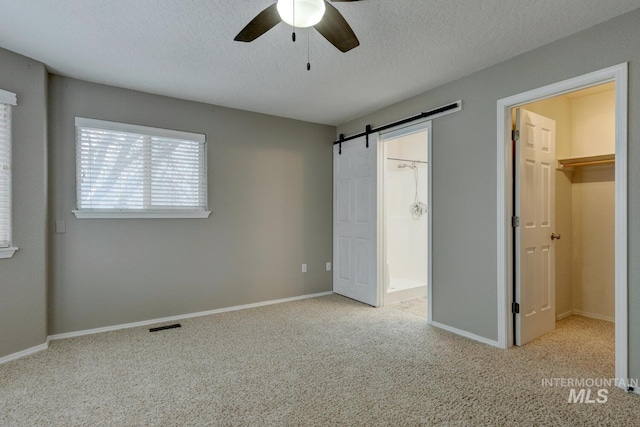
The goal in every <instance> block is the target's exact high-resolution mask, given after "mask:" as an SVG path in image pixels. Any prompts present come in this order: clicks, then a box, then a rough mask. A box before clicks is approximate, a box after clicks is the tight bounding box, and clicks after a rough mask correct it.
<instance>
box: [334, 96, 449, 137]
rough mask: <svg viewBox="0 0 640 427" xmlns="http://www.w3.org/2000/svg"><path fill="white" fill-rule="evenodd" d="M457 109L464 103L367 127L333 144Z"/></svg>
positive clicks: (341, 135)
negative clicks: (375, 126) (374, 126)
mask: <svg viewBox="0 0 640 427" xmlns="http://www.w3.org/2000/svg"><path fill="white" fill-rule="evenodd" d="M456 108H459V109H461V108H462V101H457V102H454V103H453V104H449V105H445V106H444V107H439V108H436V109H433V110H430V111H426V112H424V113H420V114H417V115H415V116H412V117H408V118H406V119H402V120H398V121H397V122H393V123H389V124H386V125H383V126H380V127H377V128H374V129H371V126H368V125H367V130H366V131H364V132H360V133H358V134H355V135H351V136H346V137H345V136H344V134H343V133H341V134H340V139H338V140H337V141H335V142H334V143H333V145H336V144H341V143H343V142H347V141H351V140H352V139H356V138H360V137H361V136H366V135H369V134H371V133H374V132H380V131H383V130H387V129H391V128H393V127H396V126H400V125H404V124H406V123H411V122H414V121H416V120H420V119H424V118H426V117H431V116H435V115H436V114H441V113H445V112H447V111H449V110H454V109H456Z"/></svg>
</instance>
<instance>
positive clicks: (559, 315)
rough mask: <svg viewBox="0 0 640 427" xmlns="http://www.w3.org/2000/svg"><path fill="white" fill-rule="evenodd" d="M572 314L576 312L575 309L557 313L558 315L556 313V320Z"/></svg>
mask: <svg viewBox="0 0 640 427" xmlns="http://www.w3.org/2000/svg"><path fill="white" fill-rule="evenodd" d="M572 314H574V313H573V310H569V311H565V312H564V313H562V314H557V315H556V320H562V319H564V318H565V317H569V316H571V315H572Z"/></svg>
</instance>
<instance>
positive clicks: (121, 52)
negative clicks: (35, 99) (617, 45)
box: [0, 0, 640, 125]
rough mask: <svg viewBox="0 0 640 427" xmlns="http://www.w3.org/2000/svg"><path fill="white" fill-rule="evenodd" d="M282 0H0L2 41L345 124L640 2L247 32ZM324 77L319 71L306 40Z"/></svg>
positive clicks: (426, 0)
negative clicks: (245, 36) (294, 32)
mask: <svg viewBox="0 0 640 427" xmlns="http://www.w3.org/2000/svg"><path fill="white" fill-rule="evenodd" d="M272 3H273V1H272V0H242V1H237V0H0V11H1V13H0V47H4V48H6V49H9V50H12V51H15V52H18V53H20V54H23V55H26V56H28V57H31V58H34V59H36V60H39V61H41V62H43V63H45V64H46V65H47V66H48V67H49V69H50V70H51V71H52V72H54V73H57V74H61V75H64V76H70V77H75V78H79V79H84V80H89V81H93V82H98V83H104V84H108V85H113V86H119V87H124V88H130V89H137V90H142V91H146V92H151V93H156V94H162V95H169V96H174V97H178V98H183V99H190V100H195V101H202V102H206V103H211V104H217V105H222V106H227V107H233V108H240V109H243V110H249V111H257V112H262V113H267V114H273V115H277V116H282V117H290V118H295V119H300V120H306V121H311V122H316V123H325V124H333V125H339V124H342V123H345V122H347V121H349V120H351V119H354V118H357V117H360V116H362V115H365V114H368V113H370V112H373V111H375V110H378V109H380V108H381V107H384V106H386V105H389V104H391V103H394V102H398V101H401V100H403V99H406V98H408V97H411V96H414V95H417V94H419V93H421V92H424V91H426V90H429V89H431V88H434V87H437V86H440V85H442V84H444V83H446V82H449V81H452V80H455V79H457V78H460V77H462V76H465V75H468V74H470V73H472V72H474V71H476V70H479V69H482V68H485V67H487V66H490V65H493V64H496V63H498V62H500V61H503V60H505V59H507V58H510V57H513V56H515V55H517V54H520V53H523V52H525V51H528V50H531V49H534V48H536V47H538V46H542V45H544V44H546V43H549V42H551V41H553V40H557V39H559V38H562V37H564V36H567V35H569V34H573V33H575V32H578V31H580V30H583V29H586V28H588V27H591V26H593V25H595V24H598V23H600V22H603V21H606V20H608V19H610V18H613V17H615V16H617V15H620V14H623V13H625V12H628V11H630V10H633V9H635V8H638V7H640V0H615V1H613V0H612V1H603V0H535V1H531V0H446V1H445V0H394V1H390V0H362V1H359V2H351V3H334V5H335V6H336V7H337V8H338V9H339V10H340V11H341V12H342V14H343V15H344V16H345V18H346V19H347V21H348V22H349V23H350V24H351V26H352V28H353V30H354V31H355V33H356V34H357V36H358V38H359V39H360V43H361V44H360V46H359V47H357V48H356V49H354V50H352V51H350V52H348V53H341V52H339V51H338V50H337V49H335V48H334V47H333V46H331V45H330V44H329V43H328V42H327V41H326V40H325V39H324V38H322V36H320V35H319V34H318V33H317V32H315V30H313V31H308V30H299V31H298V42H296V43H293V42H291V36H290V32H291V29H290V27H287V26H286V24H283V23H281V24H278V25H277V26H276V27H275V28H273V29H272V30H270V31H269V32H267V33H266V34H265V35H263V36H262V37H260V38H259V39H257V40H256V41H254V42H252V43H240V42H234V41H233V38H234V37H235V35H236V34H237V33H238V32H239V31H240V30H241V29H242V28H243V27H244V25H245V24H246V23H248V22H249V21H250V20H251V19H252V18H253V17H254V16H255V15H256V14H257V13H258V12H260V11H261V10H263V9H264V8H266V7H267V6H269V5H270V4H272ZM308 35H309V36H310V39H309V44H310V50H311V65H312V69H311V71H309V72H308V71H306V63H307V36H308Z"/></svg>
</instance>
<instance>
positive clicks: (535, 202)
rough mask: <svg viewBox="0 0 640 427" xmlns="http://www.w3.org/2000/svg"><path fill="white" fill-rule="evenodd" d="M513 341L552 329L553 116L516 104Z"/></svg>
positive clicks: (553, 284)
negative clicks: (514, 313) (517, 309)
mask: <svg viewBox="0 0 640 427" xmlns="http://www.w3.org/2000/svg"><path fill="white" fill-rule="evenodd" d="M516 130H517V132H518V134H519V140H518V138H516V168H515V169H516V170H515V172H516V173H515V190H516V194H515V201H516V203H515V210H516V212H515V215H516V217H518V218H519V223H520V224H519V226H517V227H516V228H515V230H516V231H515V264H516V270H515V271H516V277H515V279H516V289H515V291H516V292H515V300H516V302H517V303H519V306H520V307H519V313H517V314H516V325H515V326H516V345H523V344H526V343H528V342H529V341H531V340H534V339H535V338H538V337H540V336H542V335H544V334H546V333H548V332H551V331H553V330H554V329H555V321H556V308H555V247H554V239H556V238H558V237H556V235H555V234H554V233H555V230H554V227H555V203H554V200H555V138H556V123H555V121H554V120H552V119H549V118H547V117H544V116H541V115H539V114H535V113H532V112H530V111H527V110H525V109H518V110H516Z"/></svg>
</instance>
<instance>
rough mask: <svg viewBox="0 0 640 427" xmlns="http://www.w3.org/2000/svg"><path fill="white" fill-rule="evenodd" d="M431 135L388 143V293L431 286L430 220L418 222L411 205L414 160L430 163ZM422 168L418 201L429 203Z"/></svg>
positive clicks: (425, 170) (421, 167)
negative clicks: (428, 146) (429, 256)
mask: <svg viewBox="0 0 640 427" xmlns="http://www.w3.org/2000/svg"><path fill="white" fill-rule="evenodd" d="M427 142H428V141H427V132H426V131H425V132H420V133H416V134H412V135H407V136H404V137H401V138H398V139H394V140H390V141H388V142H387V147H386V150H387V152H386V156H387V160H386V174H385V186H386V188H385V190H386V191H385V194H386V197H385V211H386V212H385V213H386V225H387V233H386V241H387V251H386V252H387V277H388V283H387V290H388V291H389V292H394V291H400V290H402V289H407V288H412V287H416V286H426V285H427V267H428V262H427V260H428V258H427V255H428V254H427V250H428V236H427V232H428V217H427V215H426V214H425V215H422V216H421V217H420V218H419V219H414V218H413V216H412V213H411V206H412V205H413V204H414V199H415V190H416V184H415V175H414V170H413V169H412V168H410V167H404V168H399V167H398V166H399V165H401V164H406V165H413V163H411V162H410V161H398V160H390V159H389V158H399V159H407V160H415V161H421V162H427V161H428V158H427V156H428V154H427V153H428V149H427ZM415 166H416V167H417V168H418V199H419V201H420V202H422V203H424V204H427V202H428V189H427V188H428V187H427V185H428V181H427V180H428V165H427V164H426V163H415Z"/></svg>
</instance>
